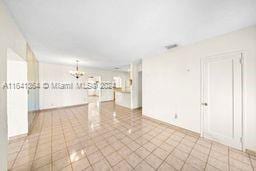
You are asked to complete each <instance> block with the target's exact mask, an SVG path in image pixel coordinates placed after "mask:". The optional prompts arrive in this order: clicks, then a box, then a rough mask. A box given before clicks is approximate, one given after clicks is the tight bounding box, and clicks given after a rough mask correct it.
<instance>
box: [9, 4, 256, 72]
mask: <svg viewBox="0 0 256 171" xmlns="http://www.w3.org/2000/svg"><path fill="white" fill-rule="evenodd" d="M5 3H6V4H7V6H8V8H9V9H10V11H11V13H12V14H13V16H14V18H15V20H16V22H17V24H18V25H19V27H20V29H21V30H22V32H23V34H24V36H25V37H26V39H27V40H28V42H29V44H30V45H31V47H32V49H33V51H34V52H35V54H36V55H37V58H38V59H39V60H40V61H46V62H53V63H66V64H67V63H75V59H80V60H81V61H82V64H83V65H86V66H91V67H101V68H112V67H116V66H123V65H127V64H129V63H130V62H131V61H133V60H138V59H141V58H143V57H147V56H152V55H154V54H158V53H162V52H163V51H165V49H164V46H166V45H169V44H174V43H175V44H178V45H185V44H190V43H193V42H195V41H199V40H202V39H205V38H210V37H213V36H216V35H220V34H223V33H227V32H230V31H233V30H237V29H240V28H243V27H246V26H250V25H254V24H256V0H5Z"/></svg>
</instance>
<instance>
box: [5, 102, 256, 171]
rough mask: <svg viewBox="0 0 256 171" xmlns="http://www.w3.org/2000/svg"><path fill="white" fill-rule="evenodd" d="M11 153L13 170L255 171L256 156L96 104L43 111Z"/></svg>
mask: <svg viewBox="0 0 256 171" xmlns="http://www.w3.org/2000/svg"><path fill="white" fill-rule="evenodd" d="M8 150H9V156H8V165H9V170H24V171H27V170H45V171H48V170H54V171H55V170H70V171H72V170H74V171H76V170H99V171H102V170H118V171H125V170H136V171H143V170H147V171H149V170H161V171H170V170H189V171H190V170H253V169H256V168H255V167H256V164H255V163H256V157H253V156H249V155H247V154H246V153H243V152H241V151H238V150H235V149H232V148H229V147H227V146H224V145H221V144H218V143H216V142H212V141H209V140H207V139H202V138H199V137H198V136H197V135H196V134H194V133H192V132H189V131H187V130H183V129H180V128H177V127H174V126H167V125H165V124H162V123H159V122H156V121H153V120H150V119H146V118H143V117H142V116H141V111H140V110H134V111H131V110H129V109H126V108H123V107H120V106H115V105H114V103H113V102H105V103H99V102H98V101H97V99H92V100H90V103H89V104H88V105H85V106H80V107H73V108H65V109H58V110H50V111H45V112H41V113H40V114H39V117H38V119H37V120H36V123H35V125H34V127H33V129H32V132H31V133H30V135H29V136H28V137H26V138H21V139H18V140H15V141H11V142H10V143H9V149H8Z"/></svg>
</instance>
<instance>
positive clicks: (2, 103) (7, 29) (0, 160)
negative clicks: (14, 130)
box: [0, 1, 26, 171]
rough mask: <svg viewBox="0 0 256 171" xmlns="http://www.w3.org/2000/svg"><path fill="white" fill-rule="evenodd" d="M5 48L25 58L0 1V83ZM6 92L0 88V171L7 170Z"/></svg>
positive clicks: (20, 38) (20, 39)
mask: <svg viewBox="0 0 256 171" xmlns="http://www.w3.org/2000/svg"><path fill="white" fill-rule="evenodd" d="M7 48H11V49H13V50H14V51H15V52H16V53H17V54H19V55H20V56H21V57H24V59H25V56H26V41H25V39H24V38H23V36H22V34H21V33H20V32H19V30H18V28H17V26H16V25H15V23H14V22H13V20H12V18H11V16H10V14H9V12H8V11H7V9H6V7H5V5H4V3H3V1H0V82H1V83H2V82H3V81H6V77H7V67H6V65H7V63H6V58H7V57H6V55H7ZM6 106H7V105H6V90H3V89H2V88H0V170H1V171H5V170H7V139H8V138H7V112H6Z"/></svg>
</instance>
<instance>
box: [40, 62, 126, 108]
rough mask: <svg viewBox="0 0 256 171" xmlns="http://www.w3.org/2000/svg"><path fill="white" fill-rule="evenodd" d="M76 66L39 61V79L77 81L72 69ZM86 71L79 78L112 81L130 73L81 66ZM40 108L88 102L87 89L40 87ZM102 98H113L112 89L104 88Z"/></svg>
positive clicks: (104, 99)
mask: <svg viewBox="0 0 256 171" xmlns="http://www.w3.org/2000/svg"><path fill="white" fill-rule="evenodd" d="M74 69H75V67H74V66H67V65H58V64H48V63H39V79H40V82H48V81H54V82H56V81H59V82H76V81H77V79H75V78H73V77H72V76H71V75H70V74H69V71H70V70H74ZM79 69H80V70H82V71H84V72H85V76H83V77H81V78H80V79H78V80H79V81H81V82H84V83H85V82H87V78H88V77H90V76H100V77H101V81H102V82H104V81H110V82H112V80H113V77H114V76H120V77H122V78H123V79H128V73H125V72H117V71H110V70H100V69H93V68H85V67H79ZM39 96H40V97H39V101H40V109H48V108H54V107H63V106H72V105H78V104H84V103H87V90H77V89H76V90H45V89H42V88H41V89H40V95H39ZM101 100H102V101H107V100H113V91H112V90H102V92H101Z"/></svg>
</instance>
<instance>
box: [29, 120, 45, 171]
mask: <svg viewBox="0 0 256 171" xmlns="http://www.w3.org/2000/svg"><path fill="white" fill-rule="evenodd" d="M44 122H45V115H44V116H43V121H42V125H41V126H40V135H39V137H38V139H37V143H36V150H35V154H34V157H33V162H32V165H31V168H32V167H33V163H34V161H35V158H36V155H37V149H38V145H39V140H40V137H41V135H42V129H43V126H44Z"/></svg>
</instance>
